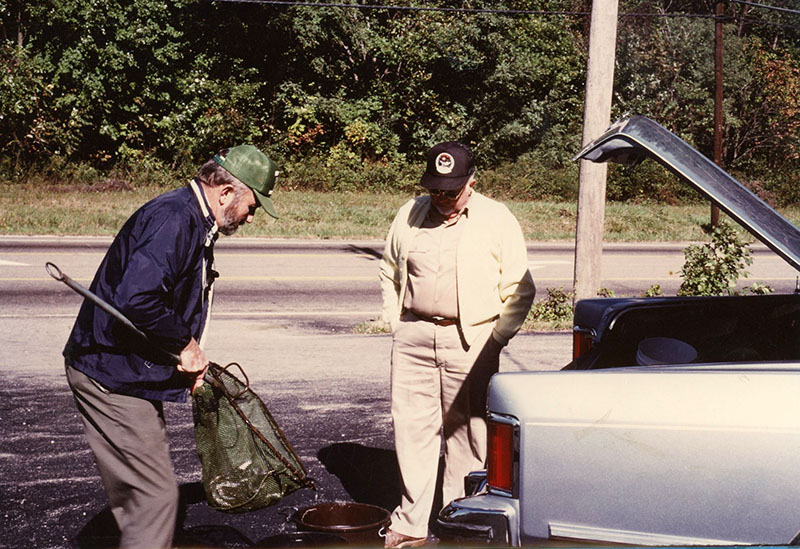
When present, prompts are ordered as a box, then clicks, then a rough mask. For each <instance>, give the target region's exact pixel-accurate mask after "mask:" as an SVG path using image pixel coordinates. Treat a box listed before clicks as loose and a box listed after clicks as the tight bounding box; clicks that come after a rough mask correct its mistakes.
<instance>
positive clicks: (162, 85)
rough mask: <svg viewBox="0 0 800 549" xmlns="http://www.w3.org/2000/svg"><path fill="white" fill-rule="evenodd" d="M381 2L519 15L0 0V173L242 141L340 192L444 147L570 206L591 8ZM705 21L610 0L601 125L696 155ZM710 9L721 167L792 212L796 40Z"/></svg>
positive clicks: (615, 186)
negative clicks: (618, 122) (466, 149)
mask: <svg viewBox="0 0 800 549" xmlns="http://www.w3.org/2000/svg"><path fill="white" fill-rule="evenodd" d="M354 1H355V0H354ZM786 1H788V0H785V1H783V0H773V2H772V3H773V4H779V5H782V4H783V3H786ZM394 4H396V5H398V6H400V7H406V8H411V7H415V6H425V7H436V6H441V7H447V8H451V7H454V6H458V7H469V8H487V9H491V10H498V9H508V10H517V11H520V10H534V11H537V13H536V14H522V13H513V14H512V13H508V14H498V13H463V12H452V11H413V10H388V9H354V8H345V7H340V6H330V7H324V6H322V7H320V6H291V7H290V6H275V5H267V4H258V3H253V2H242V3H235V2H214V1H208V0H203V1H201V0H171V1H167V0H88V1H78V0H34V1H31V2H24V1H22V0H0V22H2V27H0V29H1V30H2V36H0V38H1V39H2V43H0V60H2V66H3V67H4V70H3V76H2V78H1V79H0V139H2V141H1V142H0V144H2V149H0V167H2V168H3V169H4V171H5V172H6V173H7V174H8V173H13V172H14V170H17V171H18V170H22V169H24V168H25V167H28V166H36V165H40V164H42V163H46V162H47V161H48V160H49V159H50V158H52V157H58V158H63V159H65V160H67V161H75V162H87V163H90V164H91V165H93V166H96V167H98V168H102V167H109V166H114V165H118V164H123V165H125V164H136V165H139V164H143V163H144V164H146V163H149V162H156V163H161V164H164V165H168V166H181V165H189V164H193V163H196V162H198V161H202V160H203V159H204V158H206V157H207V156H208V155H209V154H210V153H211V152H212V151H214V150H217V149H219V148H222V147H223V146H228V145H230V144H231V143H235V142H242V141H250V142H255V143H256V144H259V145H261V146H264V147H266V148H267V149H268V150H270V152H271V153H272V154H274V155H277V156H279V157H280V159H281V160H283V161H284V163H285V164H286V165H288V166H290V167H292V166H295V167H296V166H298V165H299V164H301V163H305V164H307V165H308V166H312V167H316V168H318V171H317V175H316V176H315V177H317V178H319V177H324V178H329V179H330V180H331V181H334V186H348V185H352V184H353V182H354V181H357V180H359V179H361V180H363V177H364V174H367V175H366V177H367V178H372V177H375V178H384V179H385V178H393V177H395V176H398V173H399V172H402V170H404V166H406V165H407V164H408V163H409V162H411V161H415V162H418V161H419V159H420V158H421V157H422V155H423V152H424V151H425V150H426V149H427V148H428V147H429V146H430V145H432V144H433V143H435V142H437V141H441V140H446V139H458V140H462V141H464V142H466V143H468V144H469V145H471V146H472V147H473V149H474V150H475V152H476V154H477V156H478V158H479V160H480V163H481V165H482V166H483V167H495V168H498V170H499V171H498V173H503V174H506V175H507V177H514V173H515V170H522V171H524V172H526V173H527V172H529V171H530V170H534V171H536V176H535V177H528V176H526V177H525V180H528V181H536V182H537V183H535V185H537V186H541V187H543V189H544V188H546V190H544V191H543V192H536V190H534V189H527V188H526V185H525V184H522V185H516V186H515V185H511V186H512V187H513V188H517V189H522V192H525V193H527V194H526V195H529V196H541V195H547V196H552V195H553V193H554V192H556V193H558V192H562V191H559V190H558V189H563V192H565V193H571V192H573V190H572V189H570V188H569V187H570V186H569V185H564V184H563V180H564V179H565V177H566V176H565V174H567V173H571V171H570V170H572V168H571V166H572V163H571V161H570V159H571V157H572V156H573V155H574V153H575V152H576V151H577V150H578V148H579V145H580V143H579V140H580V135H581V123H582V109H583V88H584V80H585V66H586V55H587V47H588V31H589V27H588V16H587V15H586V13H587V11H588V9H589V7H590V6H591V2H589V1H588V0H503V1H500V2H497V1H494V2H491V1H489V0H472V1H471V2H463V3H453V2H445V1H444V0H415V1H413V2H412V1H411V0H397V2H394ZM787 7H789V6H787ZM713 8H714V2H713V1H711V0H703V1H701V2H697V1H688V0H685V1H684V0H645V1H642V0H620V19H619V36H618V41H617V44H618V46H617V64H616V75H615V95H614V114H615V116H618V115H621V114H623V113H625V112H628V111H631V112H634V113H636V114H643V115H646V116H650V117H651V118H653V119H655V120H657V121H658V122H660V123H662V124H663V125H665V126H667V127H668V128H670V129H672V130H673V131H675V132H676V133H678V134H679V135H681V136H682V137H684V138H685V139H687V140H688V141H689V142H690V143H692V144H693V145H695V146H696V147H698V148H699V149H700V150H701V151H702V152H704V153H705V154H707V155H709V156H710V155H711V147H712V143H713V83H714V66H713V43H714V40H713V32H714V21H713V19H710V18H708V16H709V15H710V14H711V13H712V12H713ZM726 10H727V14H728V15H729V16H730V19H729V20H727V21H726V24H725V105H724V115H725V125H724V132H725V133H724V136H725V139H724V144H725V149H724V156H725V158H724V160H725V164H726V166H727V167H728V168H729V169H730V170H731V171H734V172H735V173H736V174H737V175H739V176H740V179H742V180H743V181H745V182H746V183H748V184H750V185H751V187H753V188H754V189H756V188H757V189H762V190H763V192H764V193H772V195H774V196H777V197H779V198H780V200H783V201H798V200H800V191H797V190H796V189H797V188H799V187H800V186H799V185H797V183H798V177H800V176H799V175H798V174H800V169H798V167H800V166H799V165H798V164H800V159H799V158H798V150H797V147H798V142H799V139H798V138H800V134H799V132H800V99H799V98H800V69H799V65H798V60H799V58H800V33H798V31H797V29H796V28H793V27H792V26H791V25H786V24H785V22H786V19H785V16H783V14H781V13H778V12H770V11H765V10H758V9H757V8H755V7H752V6H750V5H749V4H739V3H729V4H727V5H726ZM544 12H552V13H550V14H549V15H547V14H545V13H544ZM676 15H680V16H679V17H677V16H676ZM376 166H378V167H380V166H390V167H392V168H391V169H390V170H389V171H384V172H380V170H377V171H376V170H375V167H376ZM508 166H511V167H510V168H509V167H508ZM293 169H295V172H296V173H299V172H298V171H297V170H299V169H300V168H293ZM548 172H550V173H552V174H553V176H552V177H551V179H552V180H553V182H552V183H550V184H547V183H546V182H547V180H548V176H547V173H548ZM370 174H371V175H370ZM381 174H382V175H381ZM542 181H544V182H545V183H541V182H542ZM665 182H666V183H665ZM667 187H669V183H668V179H665V178H663V177H661V176H655V175H654V172H652V171H648V172H645V173H642V174H640V175H632V176H628V175H617V174H616V173H615V172H612V182H611V184H610V185H609V195H610V196H612V197H614V198H617V199H621V200H626V199H631V198H637V199H638V198H645V199H647V198H663V197H664V196H672V197H676V196H678V195H677V194H676V193H675V192H674V191H672V190H669V189H668V188H667ZM665 189H666V190H665ZM539 190H542V189H539ZM678 198H680V197H678Z"/></svg>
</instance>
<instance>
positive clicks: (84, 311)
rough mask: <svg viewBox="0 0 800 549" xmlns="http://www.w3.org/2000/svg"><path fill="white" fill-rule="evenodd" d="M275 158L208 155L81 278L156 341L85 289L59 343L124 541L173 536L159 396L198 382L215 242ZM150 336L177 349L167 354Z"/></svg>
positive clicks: (263, 190)
mask: <svg viewBox="0 0 800 549" xmlns="http://www.w3.org/2000/svg"><path fill="white" fill-rule="evenodd" d="M276 175H277V171H276V166H275V164H274V163H273V162H272V160H271V159H270V158H269V157H268V156H267V155H266V154H264V153H263V152H261V151H260V150H258V149H257V148H256V147H254V146H252V145H239V146H237V147H233V148H231V149H224V150H222V151H220V152H219V153H217V154H216V155H214V157H213V158H212V159H210V160H209V161H208V162H206V163H205V164H204V165H203V166H202V167H201V168H200V170H199V171H198V173H197V175H196V176H195V177H194V178H193V179H192V180H191V181H190V182H189V183H188V185H186V186H185V187H183V188H180V189H177V190H174V191H171V192H168V193H165V194H162V195H161V196H158V197H156V198H154V199H153V200H151V201H150V202H148V203H147V204H145V205H144V206H142V207H141V208H139V210H137V211H136V212H135V213H134V214H133V215H132V216H131V217H130V219H128V221H127V222H126V223H125V224H124V225H123V227H122V229H121V230H120V232H119V233H118V234H117V236H116V238H115V239H114V241H113V243H112V244H111V246H110V247H109V249H108V252H107V253H106V256H105V258H104V259H103V261H102V263H101V264H100V267H99V268H98V270H97V274H96V275H95V277H94V280H93V281H92V284H91V286H90V289H91V291H92V292H93V293H94V294H95V295H97V296H98V297H100V299H102V300H104V301H106V302H107V303H110V304H111V305H112V306H114V307H115V308H116V309H117V310H119V311H120V312H121V313H122V314H123V315H125V316H126V317H127V318H128V319H129V320H130V321H131V322H132V323H133V324H134V325H135V326H136V327H137V328H139V330H140V331H142V332H144V333H145V334H146V335H147V336H148V338H149V339H150V340H151V341H152V342H153V343H154V346H153V347H150V346H148V345H144V344H143V343H142V342H141V341H140V340H138V339H137V338H136V337H134V336H133V335H132V334H130V333H128V331H126V330H125V329H123V328H122V327H121V326H120V325H119V322H118V321H115V320H114V318H113V317H111V316H110V315H109V314H107V313H106V312H105V311H103V310H101V309H100V308H98V307H95V306H94V304H93V303H92V302H90V301H89V300H85V301H84V303H83V305H82V306H81V309H80V311H79V313H78V317H77V319H76V321H75V325H74V327H73V329H72V333H71V334H70V336H69V339H68V341H67V344H66V346H65V348H64V352H63V354H64V357H65V363H66V372H67V381H68V382H69V385H70V387H71V389H72V391H73V395H74V397H75V403H76V405H77V407H78V410H79V411H80V413H81V416H82V419H83V423H84V426H85V428H86V437H87V439H88V442H89V446H90V447H91V449H92V452H93V453H94V455H95V460H96V462H97V466H98V469H99V471H100V477H101V478H102V481H103V486H104V488H105V491H106V494H107V495H108V499H109V505H110V508H111V511H112V513H113V515H114V518H115V519H116V521H117V525H118V526H119V529H120V533H121V537H120V546H121V547H147V548H160V547H171V546H172V537H173V533H174V529H175V519H176V515H177V510H178V486H177V481H176V479H175V474H174V472H173V470H172V463H171V461H170V456H169V447H168V443H167V437H166V425H165V423H164V413H163V401H173V402H184V401H186V399H187V396H188V394H189V392H190V391H194V389H195V388H197V387H199V386H200V385H201V384H202V383H203V375H204V374H205V371H206V369H207V367H208V359H207V358H206V355H205V353H204V352H203V350H202V346H203V339H204V336H205V332H206V330H205V328H206V326H207V324H208V318H209V315H210V311H211V300H212V295H213V291H212V290H213V282H214V279H215V278H216V276H217V272H216V271H215V270H214V268H213V265H214V242H215V241H216V239H217V236H218V234H219V233H222V234H225V235H231V234H233V233H234V232H236V230H237V229H238V228H239V227H240V226H241V225H243V224H244V223H250V222H252V221H253V216H254V214H255V211H256V209H257V208H258V207H259V205H260V206H261V207H262V208H263V209H264V210H265V211H266V212H267V213H268V214H269V215H271V216H273V217H277V214H276V213H275V207H274V205H273V204H272V199H271V195H272V190H273V188H274V186H275V176H276ZM156 347H158V348H160V349H163V350H166V351H168V352H169V353H172V354H174V355H178V356H179V357H180V363H179V364H177V365H176V364H174V363H172V362H170V360H169V359H168V358H166V357H164V356H163V354H162V353H160V352H159V351H158V350H157V349H156Z"/></svg>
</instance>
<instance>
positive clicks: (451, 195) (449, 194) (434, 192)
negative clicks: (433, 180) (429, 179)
mask: <svg viewBox="0 0 800 549" xmlns="http://www.w3.org/2000/svg"><path fill="white" fill-rule="evenodd" d="M466 188H467V186H466V185H464V186H463V187H461V188H460V189H453V190H452V191H445V190H442V189H428V194H430V195H431V196H432V197H434V198H435V197H438V196H442V197H444V198H447V199H449V200H456V199H458V197H459V196H461V193H463V192H464V189H466Z"/></svg>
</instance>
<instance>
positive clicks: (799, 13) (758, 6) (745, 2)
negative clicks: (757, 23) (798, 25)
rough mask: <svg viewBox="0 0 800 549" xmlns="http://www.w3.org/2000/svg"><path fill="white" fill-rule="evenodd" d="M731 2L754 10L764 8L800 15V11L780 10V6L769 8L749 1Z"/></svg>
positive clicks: (738, 0)
mask: <svg viewBox="0 0 800 549" xmlns="http://www.w3.org/2000/svg"><path fill="white" fill-rule="evenodd" d="M730 1H731V2H735V3H737V4H743V5H745V6H752V7H754V8H763V9H766V10H774V11H781V12H783V13H790V14H792V15H800V10H793V9H789V8H779V7H778V6H768V5H767V4H757V3H756V2H748V1H747V0H730Z"/></svg>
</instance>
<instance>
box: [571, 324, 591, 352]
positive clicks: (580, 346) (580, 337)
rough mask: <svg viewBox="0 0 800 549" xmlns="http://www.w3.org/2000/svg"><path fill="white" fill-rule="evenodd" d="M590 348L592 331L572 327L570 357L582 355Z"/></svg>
mask: <svg viewBox="0 0 800 549" xmlns="http://www.w3.org/2000/svg"><path fill="white" fill-rule="evenodd" d="M591 348H592V332H591V331H590V330H585V329H584V330H582V329H580V328H573V329H572V359H573V360H575V359H576V358H578V357H580V356H583V355H584V354H586V353H587V352H588V351H589V349H591Z"/></svg>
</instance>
